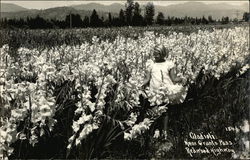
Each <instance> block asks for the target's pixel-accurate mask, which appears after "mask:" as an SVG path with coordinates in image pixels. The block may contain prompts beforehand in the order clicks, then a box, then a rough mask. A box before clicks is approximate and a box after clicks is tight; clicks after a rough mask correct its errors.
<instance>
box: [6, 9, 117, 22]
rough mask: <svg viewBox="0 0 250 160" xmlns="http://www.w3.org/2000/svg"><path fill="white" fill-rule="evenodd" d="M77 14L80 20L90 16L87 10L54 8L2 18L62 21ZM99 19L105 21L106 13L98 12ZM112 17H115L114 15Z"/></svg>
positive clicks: (29, 11) (23, 12) (7, 14)
mask: <svg viewBox="0 0 250 160" xmlns="http://www.w3.org/2000/svg"><path fill="white" fill-rule="evenodd" d="M70 13H72V14H79V15H80V16H81V17H82V18H84V17H85V16H90V15H91V13H92V11H89V10H76V9H74V8H72V7H56V8H49V9H44V10H35V9H34V10H27V11H20V12H2V13H1V17H2V18H16V19H19V18H26V17H31V18H34V17H36V16H38V15H39V16H40V17H42V18H44V19H57V20H64V19H65V17H66V16H67V15H68V14H70ZM98 15H99V17H100V18H101V17H104V18H105V19H106V18H107V17H108V13H107V12H101V11H99V12H98ZM112 15H115V16H117V14H116V13H113V14H112Z"/></svg>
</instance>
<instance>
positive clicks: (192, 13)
mask: <svg viewBox="0 0 250 160" xmlns="http://www.w3.org/2000/svg"><path fill="white" fill-rule="evenodd" d="M6 4H7V3H2V6H1V12H2V13H1V17H6V18H23V17H35V16H37V15H40V16H41V17H44V18H46V19H53V18H55V19H59V20H61V19H65V17H66V15H67V14H69V13H75V14H80V15H81V17H82V18H83V17H84V16H90V15H91V13H92V11H93V10H94V9H95V10H96V11H97V13H98V15H99V16H100V17H104V18H107V17H108V13H109V12H110V13H111V14H112V16H118V13H119V11H120V10H121V9H124V8H125V4H120V3H113V4H111V5H102V4H99V3H88V4H81V5H72V6H69V7H56V8H49V9H44V10H27V9H25V8H23V7H21V8H22V10H21V11H19V12H14V11H15V10H17V9H13V8H12V9H10V7H9V9H8V8H5V9H3V10H2V7H3V6H6ZM7 6H8V5H7ZM13 6H17V5H13ZM19 7H20V6H19ZM21 8H20V9H21ZM144 8H145V6H143V5H141V9H142V14H144ZM7 9H8V10H9V11H7ZM10 10H11V11H10ZM155 10H156V11H155V13H156V15H157V14H158V12H163V13H164V16H165V17H168V16H175V17H185V16H189V17H202V16H205V17H208V16H209V15H211V16H212V17H213V18H214V19H221V18H222V17H223V16H228V17H229V18H231V19H233V18H236V17H237V14H238V18H242V15H243V13H244V12H249V6H248V3H247V2H246V3H245V4H244V5H230V4H226V3H222V2H218V4H205V3H202V2H185V3H184V2H183V3H179V4H174V5H169V6H159V5H155ZM4 11H6V12H4Z"/></svg>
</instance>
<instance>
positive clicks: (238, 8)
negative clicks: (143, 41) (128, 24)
mask: <svg viewBox="0 0 250 160" xmlns="http://www.w3.org/2000/svg"><path fill="white" fill-rule="evenodd" d="M155 8H156V11H157V12H159V11H160V12H163V13H164V15H165V16H175V17H184V16H189V17H202V16H205V17H208V16H209V15H211V16H212V17H213V18H215V19H221V18H222V17H223V16H228V17H229V18H236V16H237V14H236V12H238V14H239V15H238V16H239V17H238V18H242V15H243V13H244V12H246V11H249V6H248V4H247V3H246V4H244V5H230V4H226V3H221V2H220V3H219V2H218V3H217V4H205V3H202V2H186V3H182V4H175V5H169V6H165V7H162V6H156V7H155Z"/></svg>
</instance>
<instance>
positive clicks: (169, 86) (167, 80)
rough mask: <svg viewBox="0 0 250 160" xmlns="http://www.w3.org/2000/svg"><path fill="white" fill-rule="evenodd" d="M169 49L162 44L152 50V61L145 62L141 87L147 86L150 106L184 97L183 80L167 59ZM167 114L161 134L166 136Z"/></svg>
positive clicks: (179, 100)
mask: <svg viewBox="0 0 250 160" xmlns="http://www.w3.org/2000/svg"><path fill="white" fill-rule="evenodd" d="M168 54H169V51H168V50H167V49H166V48H165V47H164V46H163V45H159V46H156V47H155V48H154V50H153V56H154V62H152V61H151V62H148V63H147V72H146V78H145V81H144V83H143V88H147V87H148V88H147V98H148V101H149V102H150V105H151V106H154V107H159V106H163V105H167V104H177V103H182V102H183V101H184V99H185V97H186V88H185V87H183V86H182V85H181V83H183V82H184V80H183V79H182V78H180V77H178V76H177V69H176V67H175V65H174V63H173V62H172V61H170V60H167V59H166V58H167V57H168ZM167 122H168V116H167V114H166V113H165V115H163V135H164V136H165V137H166V133H167V132H166V131H167Z"/></svg>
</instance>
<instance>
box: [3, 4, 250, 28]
mask: <svg viewBox="0 0 250 160" xmlns="http://www.w3.org/2000/svg"><path fill="white" fill-rule="evenodd" d="M155 12H156V11H155V7H154V5H153V3H150V2H149V3H147V4H146V6H145V11H144V14H142V10H141V8H140V5H139V3H138V2H134V1H133V0H128V1H127V2H126V4H125V9H124V10H123V9H121V10H120V12H119V15H118V16H112V14H111V13H108V17H107V18H104V17H100V16H99V15H98V13H97V11H96V10H95V9H94V10H93V11H92V14H91V15H90V16H85V17H81V16H80V15H79V14H68V15H67V16H66V17H65V19H64V20H56V19H45V18H43V17H41V16H39V15H37V16H36V17H33V18H31V17H26V18H19V19H15V18H14V19H7V18H2V19H1V21H0V27H1V28H27V29H49V28H55V29H56V28H62V29H65V28H87V27H122V26H148V25H167V26H172V25H201V24H228V23H230V22H239V20H238V19H234V20H231V19H229V17H227V16H226V17H222V18H221V19H213V17H212V16H208V17H205V16H202V17H199V18H198V17H187V16H185V17H170V16H167V17H165V15H164V14H163V13H162V12H158V13H157V15H156V14H155ZM249 15H250V14H249V13H247V12H245V13H244V14H243V18H242V19H240V21H249V17H250V16H249Z"/></svg>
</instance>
